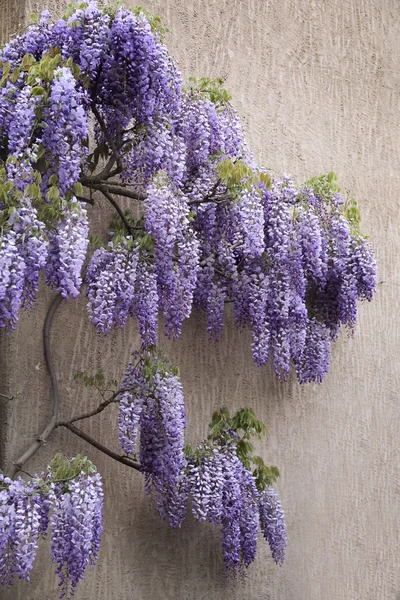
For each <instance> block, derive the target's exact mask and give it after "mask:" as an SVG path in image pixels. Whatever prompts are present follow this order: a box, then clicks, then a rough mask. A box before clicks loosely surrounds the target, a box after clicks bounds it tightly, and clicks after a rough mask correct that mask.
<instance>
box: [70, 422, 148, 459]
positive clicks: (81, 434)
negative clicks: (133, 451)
mask: <svg viewBox="0 0 400 600" xmlns="http://www.w3.org/2000/svg"><path fill="white" fill-rule="evenodd" d="M62 426H63V427H66V428H67V429H69V430H70V431H71V432H72V433H74V434H75V435H77V436H78V437H80V438H81V439H82V440H85V442H88V444H90V445H91V446H93V447H94V448H97V450H100V452H103V453H104V454H107V456H109V457H110V458H113V459H114V460H116V461H117V462H120V463H122V464H123V465H126V466H127V467H131V469H135V470H136V471H140V464H139V463H137V462H135V461H134V460H131V459H130V458H128V457H127V456H120V455H119V454H117V453H116V452H113V450H110V448H107V447H106V446H103V444H100V442H98V441H97V440H95V439H93V438H92V437H91V436H90V435H88V434H87V433H85V432H84V431H81V430H80V429H78V428H77V427H75V426H74V425H71V423H62Z"/></svg>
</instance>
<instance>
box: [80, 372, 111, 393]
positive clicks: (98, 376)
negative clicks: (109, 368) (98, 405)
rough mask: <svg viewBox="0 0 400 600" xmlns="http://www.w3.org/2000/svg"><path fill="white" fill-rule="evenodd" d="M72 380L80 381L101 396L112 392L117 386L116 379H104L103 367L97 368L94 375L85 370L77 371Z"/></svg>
mask: <svg viewBox="0 0 400 600" xmlns="http://www.w3.org/2000/svg"><path fill="white" fill-rule="evenodd" d="M74 381H77V382H79V383H82V384H83V385H84V386H85V387H91V388H94V389H96V390H97V391H98V392H99V394H100V395H101V396H104V395H105V394H107V393H108V392H114V391H115V390H116V388H117V387H118V382H117V381H116V379H108V380H107V379H106V378H105V375H104V369H99V370H98V371H96V373H94V375H89V374H88V373H86V371H78V372H77V373H75V375H74Z"/></svg>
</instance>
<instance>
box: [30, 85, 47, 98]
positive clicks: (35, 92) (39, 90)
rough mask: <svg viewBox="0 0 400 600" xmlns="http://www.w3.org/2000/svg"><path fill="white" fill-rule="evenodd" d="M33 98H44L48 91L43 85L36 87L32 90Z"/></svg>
mask: <svg viewBox="0 0 400 600" xmlns="http://www.w3.org/2000/svg"><path fill="white" fill-rule="evenodd" d="M31 93H32V96H44V94H45V93H46V90H45V89H44V88H43V87H42V86H41V85H36V86H35V87H33V88H32V92H31Z"/></svg>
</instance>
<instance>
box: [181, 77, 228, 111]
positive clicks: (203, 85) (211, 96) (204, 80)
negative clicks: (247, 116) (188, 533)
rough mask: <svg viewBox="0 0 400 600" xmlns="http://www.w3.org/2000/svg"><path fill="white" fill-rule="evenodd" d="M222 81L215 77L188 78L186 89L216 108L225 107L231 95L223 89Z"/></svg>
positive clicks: (220, 78)
mask: <svg viewBox="0 0 400 600" xmlns="http://www.w3.org/2000/svg"><path fill="white" fill-rule="evenodd" d="M223 84H224V79H222V77H217V78H216V79H211V78H210V77H201V78H200V79H196V77H189V86H188V87H187V88H186V89H187V91H188V92H189V93H190V94H201V95H202V96H203V97H204V98H206V99H208V100H210V101H211V102H212V103H213V104H215V105H217V106H226V105H227V104H228V103H229V102H230V100H231V99H232V95H231V93H230V92H228V90H226V89H225V88H224V87H223Z"/></svg>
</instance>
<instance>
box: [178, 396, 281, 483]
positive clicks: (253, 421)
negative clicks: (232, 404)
mask: <svg viewBox="0 0 400 600" xmlns="http://www.w3.org/2000/svg"><path fill="white" fill-rule="evenodd" d="M265 433H266V427H265V425H264V423H262V421H260V420H259V419H257V418H256V416H255V413H254V411H253V409H251V408H240V409H239V410H238V411H237V412H236V413H235V414H234V415H233V416H231V415H230V413H229V410H228V409H227V408H225V407H223V408H221V409H220V410H218V411H215V412H214V413H213V415H212V419H211V423H210V424H209V434H208V437H207V440H206V441H205V442H203V443H202V444H199V445H198V446H197V447H196V448H191V447H190V446H186V447H185V453H186V455H187V456H188V457H191V458H195V459H197V460H201V459H202V457H203V456H205V455H211V454H212V452H213V448H214V447H215V446H225V445H227V444H232V443H233V444H235V446H236V453H237V456H238V458H239V460H240V461H241V462H242V464H243V465H244V467H245V468H246V469H247V470H248V471H250V472H252V474H253V477H254V480H255V483H256V486H257V489H258V490H259V491H262V490H264V489H265V488H266V487H269V486H271V485H272V484H273V483H274V482H275V481H276V480H277V479H278V477H279V470H278V469H277V467H274V466H270V467H268V466H267V465H266V464H265V463H264V460H263V459H262V458H261V456H255V455H254V445H253V443H252V441H251V440H252V439H253V438H257V439H261V438H262V436H263V435H264V434H265ZM252 465H253V466H252Z"/></svg>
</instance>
